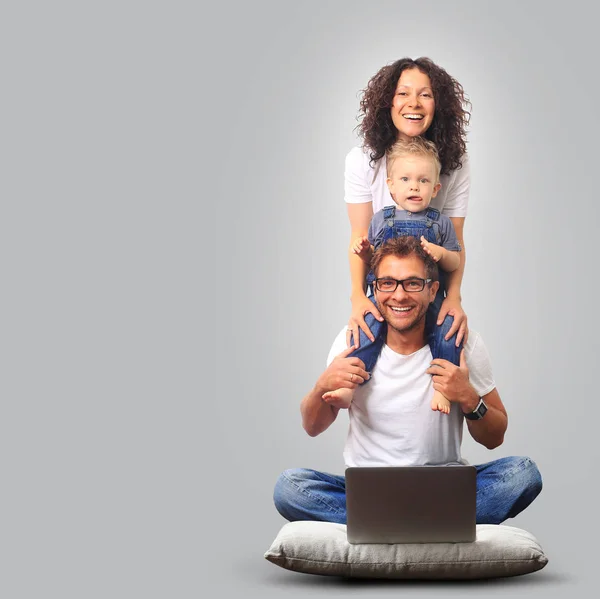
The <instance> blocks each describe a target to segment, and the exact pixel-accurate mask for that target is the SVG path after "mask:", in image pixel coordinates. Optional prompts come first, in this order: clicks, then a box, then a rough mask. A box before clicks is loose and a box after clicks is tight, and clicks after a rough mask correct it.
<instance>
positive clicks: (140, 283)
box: [0, 1, 599, 598]
mask: <svg viewBox="0 0 600 599" xmlns="http://www.w3.org/2000/svg"><path fill="white" fill-rule="evenodd" d="M3 6H4V8H3V9H2V14H1V15H0V17H1V18H0V22H1V23H2V24H1V28H2V35H1V36H0V40H1V41H0V44H1V48H2V52H1V55H2V63H3V69H2V71H3V99H2V105H3V111H2V112H3V118H2V137H1V140H2V142H1V147H2V164H3V169H2V171H3V175H2V184H1V185H2V187H1V189H2V200H3V202H2V205H3V211H2V216H3V218H2V221H1V222H2V235H1V238H0V239H1V243H2V255H3V261H2V274H3V283H4V285H3V310H2V314H3V319H2V323H3V326H2V341H3V343H2V358H3V359H2V363H3V369H2V371H3V377H2V379H3V391H4V393H3V398H4V409H3V418H2V436H1V449H2V456H3V460H2V465H3V467H2V471H3V476H2V482H3V494H2V495H3V501H2V506H3V509H2V515H3V518H2V521H3V522H2V533H1V535H0V536H1V537H2V541H1V543H0V546H1V547H2V563H3V566H4V567H3V569H2V570H3V572H2V576H1V577H0V580H1V582H0V589H1V590H2V596H3V597H10V598H13V597H14V598H17V597H40V596H46V597H50V596H52V597H54V596H56V597H59V596H60V597H63V598H66V597H78V598H79V597H106V596H112V597H142V596H143V597H196V596H198V595H199V594H200V593H201V592H202V591H206V590H209V591H210V592H211V593H212V594H213V595H214V596H238V595H239V596H252V597H259V596H260V597H276V596H277V597H279V596H281V593H282V592H284V593H286V595H289V596H292V595H293V596H301V595H304V594H305V593H307V592H310V593H312V594H314V595H315V596H333V595H335V596H339V595H350V594H352V595H363V596H373V595H377V596H379V595H381V596H389V595H392V594H393V595H397V594H400V593H402V594H405V595H414V596H421V597H426V596H438V595H440V594H441V593H444V594H448V595H458V594H467V595H472V596H480V595H481V593H486V594H501V595H504V594H506V593H507V592H510V593H512V594H513V596H522V595H525V594H527V596H534V595H535V596H540V597H541V596H544V597H548V596H564V595H565V594H567V593H573V595H574V596H589V595H590V594H591V591H592V589H593V588H594V586H595V567H596V564H595V561H596V560H595V559H594V558H595V557H596V554H597V551H596V552H595V539H596V537H597V535H598V532H599V531H598V524H597V522H598V520H597V514H596V507H597V505H598V485H597V481H596V477H595V473H596V467H597V458H598V445H597V437H598V432H597V431H598V424H597V422H598V419H597V411H596V402H595V399H596V396H595V393H594V391H595V384H594V383H595V374H596V372H595V368H594V366H595V364H594V358H595V357H596V355H597V352H596V351H595V350H596V346H595V343H594V341H595V337H597V335H598V333H599V331H598V325H597V309H596V305H595V302H594V301H593V300H594V298H595V297H596V296H597V291H596V290H597V283H596V281H595V273H596V272H597V265H596V260H595V259H596V254H597V250H596V248H597V242H596V241H595V232H596V227H595V225H596V223H597V218H598V208H597V201H596V189H595V188H596V170H597V167H596V162H597V161H596V154H597V147H596V140H597V139H598V129H599V126H598V125H599V116H598V108H597V105H596V104H597V103H596V102H594V100H595V99H596V98H597V97H598V88H599V86H598V82H597V78H596V71H597V65H596V62H595V61H594V60H593V59H594V57H595V56H597V54H598V43H597V32H596V27H595V19H594V15H593V14H592V13H591V9H588V8H585V7H586V6H587V3H583V2H577V1H574V2H570V3H569V4H568V6H566V7H565V6H563V5H561V6H549V5H548V3H546V2H518V3H517V2H502V3H497V4H492V3H487V2H475V1H473V2H467V1H464V2H453V3H445V2H439V3H437V2H420V3H417V4H415V3H410V2H400V1H395V2H371V3H369V4H368V5H367V4H366V3H364V2H360V3H359V2H351V1H346V2H308V1H307V2H293V3H292V2H277V3H275V2H273V3H267V2H251V3H247V4H244V5H238V4H235V3H224V4H222V5H219V8H216V5H215V6H213V7H203V8H201V7H200V6H199V5H198V4H197V3H192V2H188V3H184V2H169V3H167V2H145V3H142V2H137V3H136V2H131V1H127V2H103V3H99V2H97V3H85V4H84V3H76V2H55V3H52V6H50V5H48V4H45V3H37V4H35V3H19V4H17V3H5V4H4V5H3ZM402 56H412V57H417V56H429V57H431V58H432V59H433V60H434V61H436V62H437V63H438V64H440V65H441V66H443V67H444V68H445V69H446V70H448V72H450V73H451V74H452V75H453V76H454V77H456V78H457V79H458V80H459V81H460V82H461V83H462V84H463V86H464V88H465V90H466V92H467V94H468V95H469V97H470V99H471V101H472V103H473V116H472V122H471V127H470V132H469V146H468V148H469V152H470V157H471V164H472V193H471V205H470V209H469V216H468V219H467V222H466V227H465V239H466V246H467V250H468V263H467V271H466V276H465V280H464V283H463V296H464V302H463V304H464V307H465V309H466V311H467V314H468V315H469V323H470V325H471V327H473V328H475V329H477V330H479V331H480V332H481V333H482V335H483V337H484V339H485V341H486V344H487V346H488V348H489V351H490V353H491V356H492V359H493V363H494V370H495V375H496V380H497V384H498V388H499V391H500V393H501V396H502V398H503V400H504V402H505V405H506V407H507V409H508V411H509V416H510V423H509V430H508V434H507V436H506V440H505V443H504V445H503V446H502V447H500V448H498V449H496V450H494V451H492V452H489V451H487V450H485V449H484V448H482V447H478V446H476V445H475V444H474V443H473V442H471V441H470V440H468V439H467V440H466V441H465V443H464V455H465V456H466V457H467V458H468V459H469V460H470V461H471V462H474V463H476V462H481V461H487V460H489V459H494V458H497V457H502V456H505V455H529V456H530V457H532V458H533V459H534V460H535V461H536V462H537V464H538V466H539V467H540V470H541V471H542V474H543V477H544V490H543V492H542V494H541V495H540V497H539V498H538V499H537V500H536V501H535V503H534V504H533V505H532V506H531V507H530V508H529V509H528V510H527V511H526V512H524V513H523V514H522V515H520V516H519V517H518V518H516V519H514V520H512V521H509V522H508V524H514V525H515V526H520V527H522V528H526V529H527V530H530V531H531V532H532V533H534V534H535V535H536V536H537V537H538V539H539V540H540V542H541V543H542V546H543V547H544V549H545V550H546V552H547V554H548V556H549V558H550V563H549V565H548V566H547V568H546V569H545V570H544V571H542V572H540V573H538V574H535V575H531V576H527V577H523V578H518V579H511V580H501V581H495V582H489V583H475V584H460V583H459V584H452V585H449V584H415V583H410V584H397V583H394V584H390V583H369V584H366V583H357V582H339V581H334V580H330V579H322V578H319V577H310V576H303V575H299V574H295V573H290V572H286V571H284V570H280V569H278V568H277V567H276V566H274V565H272V564H270V563H268V562H266V561H265V560H264V559H263V557H262V556H263V553H264V551H266V549H267V548H268V547H269V545H270V543H271V541H272V539H273V538H274V536H275V535H276V533H277V531H278V530H279V528H280V527H281V526H282V524H283V523H284V521H283V519H282V518H281V517H280V516H279V514H277V512H276V511H275V509H274V507H273V505H272V499H271V495H272V487H273V484H274V482H275V479H276V478H277V476H278V474H279V472H280V471H281V470H283V469H285V468H288V467H298V466H306V467H314V468H318V469H321V470H325V471H332V472H338V473H341V472H342V470H343V461H342V456H341V451H342V445H343V442H344V438H345V433H346V423H347V419H346V418H345V416H344V415H342V416H341V417H340V418H338V421H337V422H336V423H335V424H334V425H333V427H332V428H331V429H330V430H329V431H327V433H326V434H324V435H322V436H321V437H318V438H316V439H311V438H309V437H308V436H307V435H305V434H304V432H303V431H302V428H301V426H300V418H299V410H298V406H299V402H300V400H301V398H302V396H303V394H304V393H305V392H306V391H308V390H309V388H310V387H311V385H312V384H313V383H314V381H315V379H316V377H317V376H318V374H319V373H320V371H321V370H322V369H323V367H324V362H325V358H326V356H327V352H328V350H329V347H330V344H331V342H332V340H333V337H334V336H335V334H336V333H337V332H338V331H339V329H340V328H341V327H342V326H343V325H344V324H345V322H346V320H347V317H348V314H349V309H350V303H349V300H348V296H349V276H348V267H347V261H346V247H347V243H348V235H349V226H348V221H347V217H346V212H345V205H344V202H343V162H344V157H345V155H346V153H347V152H348V150H349V149H350V148H351V147H352V146H353V145H354V144H355V143H356V137H355V134H354V132H353V128H354V126H355V124H356V120H355V117H356V114H357V109H358V91H359V90H360V89H361V88H363V87H364V86H365V85H366V83H367V81H368V79H369V78H370V77H371V76H372V75H373V74H374V73H375V72H376V71H377V70H378V69H379V68H380V67H381V66H383V65H384V64H387V63H389V62H391V61H393V60H396V59H397V58H400V57H402ZM208 298H213V299H212V301H209V299H208Z"/></svg>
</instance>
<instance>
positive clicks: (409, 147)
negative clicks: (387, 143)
mask: <svg viewBox="0 0 600 599" xmlns="http://www.w3.org/2000/svg"><path fill="white" fill-rule="evenodd" d="M386 156H387V157H386V160H387V176H388V177H391V172H392V166H393V165H394V162H396V160H398V159H399V158H402V157H403V156H424V157H426V158H429V159H430V160H431V161H432V162H433V164H434V166H435V182H436V183H438V182H439V180H440V171H441V168H442V165H441V163H440V157H439V156H438V151H437V149H436V147H435V144H434V143H433V142H432V141H429V140H428V139H424V138H423V137H411V138H410V140H409V141H404V140H401V141H397V142H396V143H395V144H394V145H393V146H392V147H391V148H390V149H389V150H388V151H387V155H386Z"/></svg>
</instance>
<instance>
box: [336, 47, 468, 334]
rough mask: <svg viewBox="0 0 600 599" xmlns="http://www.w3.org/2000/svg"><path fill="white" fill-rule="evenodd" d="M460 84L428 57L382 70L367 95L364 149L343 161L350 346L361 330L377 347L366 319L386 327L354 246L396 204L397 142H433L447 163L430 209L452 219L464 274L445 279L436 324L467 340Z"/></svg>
mask: <svg viewBox="0 0 600 599" xmlns="http://www.w3.org/2000/svg"><path fill="white" fill-rule="evenodd" d="M466 106H470V103H469V102H468V101H467V100H466V99H465V96H464V91H463V88H462V86H461V85H460V83H458V81H456V80H455V79H453V78H452V77H451V76H450V75H448V73H446V71H444V69H442V68H440V67H439V66H437V65H436V64H435V63H433V62H432V61H431V60H429V59H428V58H417V59H416V60H412V59H411V58H403V59H401V60H398V61H396V62H394V63H393V64H391V65H388V66H385V67H383V68H382V69H381V70H380V71H379V72H378V73H377V74H376V75H375V76H374V77H373V78H372V79H371V80H370V81H369V83H368V85H367V87H366V89H365V90H363V98H362V100H361V103H360V112H361V114H362V117H361V123H360V124H359V131H360V135H361V136H362V138H363V140H364V142H363V147H356V148H353V149H352V150H351V151H350V152H349V153H348V155H347V156H346V168H345V200H346V203H347V207H348V217H349V219H350V226H351V229H352V232H351V236H350V248H349V251H348V253H349V260H350V277H351V280H352V294H351V301H352V314H351V316H350V320H349V322H348V330H347V335H346V341H347V344H348V346H350V340H351V338H353V339H355V340H357V341H356V343H358V339H359V329H362V330H363V331H364V333H365V334H366V335H367V336H368V337H369V338H370V339H371V341H373V335H372V334H371V331H370V329H369V327H368V325H367V323H366V322H365V315H366V314H368V313H369V312H370V313H371V314H372V315H373V316H374V317H375V318H377V319H378V320H382V317H381V314H380V313H379V311H378V310H377V308H376V306H375V305H374V304H373V303H372V302H371V300H369V299H368V298H367V296H366V294H365V277H366V275H367V267H366V266H365V264H364V262H363V261H362V260H361V259H360V258H359V257H358V256H357V255H356V254H355V253H354V252H353V251H352V242H353V241H354V240H355V239H356V238H357V237H362V236H366V235H367V233H368V230H369V223H370V222H371V218H372V216H373V214H374V213H375V212H377V211H378V210H381V209H382V208H383V207H384V206H389V205H391V204H393V200H392V198H391V196H390V195H389V191H388V187H387V184H386V177H387V175H386V159H385V154H386V151H387V150H388V149H389V148H390V147H391V146H392V145H393V144H394V143H395V142H396V141H398V140H400V139H406V138H410V137H416V136H419V135H422V136H423V137H425V138H426V139H429V140H431V141H433V142H434V143H435V145H436V147H437V149H438V153H439V157H440V161H441V163H442V171H441V172H442V175H441V177H440V182H441V184H442V188H441V189H440V191H439V193H438V195H437V197H436V198H435V199H434V201H432V202H431V207H432V208H437V209H438V210H439V211H440V212H442V213H443V214H445V215H446V216H448V217H450V219H451V220H452V224H453V225H454V229H455V231H456V235H457V237H458V240H459V242H460V244H461V247H462V251H461V252H460V256H461V260H460V266H459V268H458V269H457V270H456V271H454V272H453V273H451V274H450V275H449V277H448V288H447V295H446V299H445V300H444V302H443V304H442V307H441V309H440V312H439V317H438V323H442V322H443V321H444V318H445V317H446V316H447V315H450V316H452V317H454V322H453V324H452V326H451V327H450V330H449V332H448V334H447V335H446V338H447V339H450V338H451V337H452V335H454V334H455V333H458V334H457V335H456V345H457V346H458V345H459V344H460V343H461V341H463V340H466V336H467V333H468V330H467V316H466V314H465V312H464V310H463V309H462V306H461V295H460V285H461V282H462V277H463V272H464V268H465V244H464V239H463V228H464V222H465V217H466V214H467V204H468V199H469V186H470V177H469V163H468V159H467V155H466V139H465V138H466V132H465V127H466V125H467V124H468V122H469V116H470V113H469V112H468V111H467V110H466V108H465V107H466Z"/></svg>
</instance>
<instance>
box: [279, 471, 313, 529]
mask: <svg viewBox="0 0 600 599" xmlns="http://www.w3.org/2000/svg"><path fill="white" fill-rule="evenodd" d="M306 472H307V470H306V469H305V468H289V469H288V470H284V471H283V472H282V473H281V474H280V475H279V477H278V478H277V482H276V483H275V489H274V491H273V502H274V503H275V507H276V508H277V511H278V512H279V513H280V514H281V515H282V516H283V517H284V518H286V513H287V511H288V506H289V504H290V499H291V498H292V496H293V495H294V494H296V493H297V492H298V490H299V489H300V487H301V486H302V484H301V483H302V480H303V479H304V478H305V477H306V476H305V473H306Z"/></svg>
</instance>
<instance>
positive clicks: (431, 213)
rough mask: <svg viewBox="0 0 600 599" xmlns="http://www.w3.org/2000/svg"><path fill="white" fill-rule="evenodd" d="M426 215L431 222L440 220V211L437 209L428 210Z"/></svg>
mask: <svg viewBox="0 0 600 599" xmlns="http://www.w3.org/2000/svg"><path fill="white" fill-rule="evenodd" d="M426 215H427V218H430V219H431V220H438V219H439V218H440V211H439V210H436V209H435V208H427V212H426Z"/></svg>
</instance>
